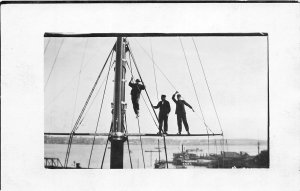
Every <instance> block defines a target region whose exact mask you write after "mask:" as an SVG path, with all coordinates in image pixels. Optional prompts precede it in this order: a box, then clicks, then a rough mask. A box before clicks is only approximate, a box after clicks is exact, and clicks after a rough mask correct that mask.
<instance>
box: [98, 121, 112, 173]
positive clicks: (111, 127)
mask: <svg viewBox="0 0 300 191" xmlns="http://www.w3.org/2000/svg"><path fill="white" fill-rule="evenodd" d="M112 127H113V123H112V122H111V125H110V130H109V132H110V133H111V130H112ZM108 137H109V135H108ZM108 137H107V140H106V144H105V149H104V153H103V157H102V162H101V169H102V168H103V163H104V159H105V154H106V149H107V145H108V140H109V139H108Z"/></svg>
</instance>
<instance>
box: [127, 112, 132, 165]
mask: <svg viewBox="0 0 300 191" xmlns="http://www.w3.org/2000/svg"><path fill="white" fill-rule="evenodd" d="M125 131H126V133H127V134H128V128H127V117H126V114H125ZM127 148H128V154H129V161H130V167H131V169H133V166H132V160H131V154H130V152H131V151H130V147H129V139H128V137H127Z"/></svg>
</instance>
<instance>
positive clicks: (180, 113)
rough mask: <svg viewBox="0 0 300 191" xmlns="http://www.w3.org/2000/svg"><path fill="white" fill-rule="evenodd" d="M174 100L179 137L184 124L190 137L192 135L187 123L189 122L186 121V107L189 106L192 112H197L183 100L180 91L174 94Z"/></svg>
mask: <svg viewBox="0 0 300 191" xmlns="http://www.w3.org/2000/svg"><path fill="white" fill-rule="evenodd" d="M176 94H177V100H176V99H175V95H176ZM172 100H173V101H174V102H175V103H176V111H175V114H177V125H178V134H179V135H180V134H181V130H182V122H183V124H184V127H185V130H186V132H187V133H188V135H189V134H190V131H189V124H188V123H187V120H186V112H185V108H184V105H186V106H188V107H189V108H190V109H191V110H193V112H195V111H194V109H193V108H192V106H191V105H190V104H188V103H187V102H186V101H184V100H182V99H181V95H180V94H178V91H176V92H175V93H174V95H173V96H172Z"/></svg>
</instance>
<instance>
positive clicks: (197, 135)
mask: <svg viewBox="0 0 300 191" xmlns="http://www.w3.org/2000/svg"><path fill="white" fill-rule="evenodd" d="M44 135H47V136H54V135H56V136H68V135H70V133H44ZM73 135H74V136H98V137H99V136H105V137H107V136H110V135H111V134H110V133H74V134H73ZM124 136H125V137H129V136H132V137H138V136H142V137H162V135H158V134H151V133H128V134H124ZM164 136H165V137H205V136H223V134H222V133H217V134H212V133H211V134H190V135H187V134H181V135H178V134H168V135H164Z"/></svg>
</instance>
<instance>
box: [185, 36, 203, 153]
mask: <svg viewBox="0 0 300 191" xmlns="http://www.w3.org/2000/svg"><path fill="white" fill-rule="evenodd" d="M179 41H180V45H181V48H182V51H183V54H184V58H185V61H186V65H187V68H188V71H189V75H190V78H191V81H192V84H193V88H194V92H195V95H196V98H197V102H198V106H199V109H200V112H201V115H202V119H203V123H204V126H205V128H206V133H207V134H208V126H207V125H206V123H205V118H204V114H203V111H202V108H201V105H200V101H199V98H198V94H197V91H196V88H195V84H194V80H193V76H192V74H191V70H190V66H189V62H188V59H187V57H186V53H185V50H184V47H183V44H182V40H181V38H180V37H179ZM207 147H208V153H209V135H208V136H207Z"/></svg>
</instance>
